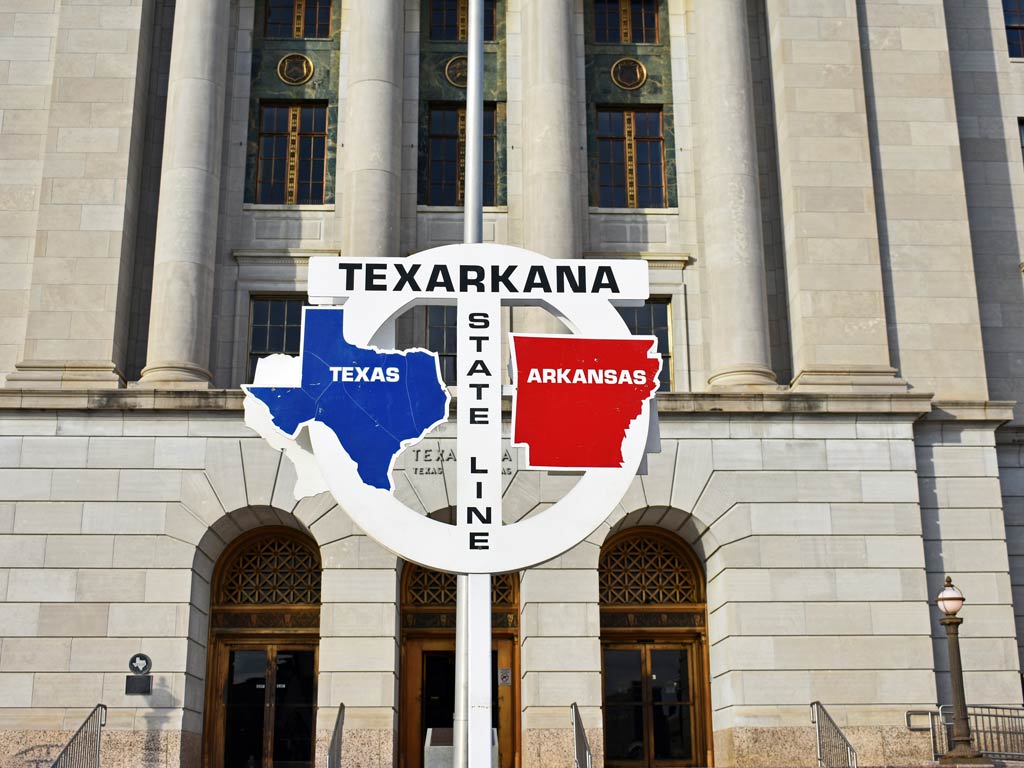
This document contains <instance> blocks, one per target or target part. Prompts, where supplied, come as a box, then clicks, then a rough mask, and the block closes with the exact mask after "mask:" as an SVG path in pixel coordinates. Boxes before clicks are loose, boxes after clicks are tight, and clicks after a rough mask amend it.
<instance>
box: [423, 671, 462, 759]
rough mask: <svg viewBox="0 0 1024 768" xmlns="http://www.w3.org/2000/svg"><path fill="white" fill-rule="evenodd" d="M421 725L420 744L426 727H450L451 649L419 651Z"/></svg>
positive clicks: (452, 699)
mask: <svg viewBox="0 0 1024 768" xmlns="http://www.w3.org/2000/svg"><path fill="white" fill-rule="evenodd" d="M422 696H423V718H422V722H423V726H422V733H420V744H423V740H424V739H425V738H426V737H427V728H451V727H452V720H453V718H454V715H455V653H454V651H424V652H423V692H422Z"/></svg>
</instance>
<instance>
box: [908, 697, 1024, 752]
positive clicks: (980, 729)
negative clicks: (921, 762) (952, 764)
mask: <svg viewBox="0 0 1024 768" xmlns="http://www.w3.org/2000/svg"><path fill="white" fill-rule="evenodd" d="M915 717H927V718H928V725H927V726H923V725H914V723H913V718H915ZM967 720H968V722H969V723H970V726H971V744H972V745H974V748H975V749H977V750H978V751H979V752H981V754H983V755H984V756H985V757H993V758H997V759H1001V760H1024V707H1004V706H995V705H991V704H970V705H968V706H967ZM906 722H907V728H909V729H910V730H912V731H925V730H927V731H929V732H930V733H931V738H932V759H934V760H938V759H939V758H940V757H942V756H943V755H944V754H946V753H947V752H948V751H949V749H950V744H951V743H952V741H953V707H952V706H951V705H949V704H946V705H943V706H941V707H939V708H938V709H937V710H934V709H912V710H910V711H909V712H907V714H906Z"/></svg>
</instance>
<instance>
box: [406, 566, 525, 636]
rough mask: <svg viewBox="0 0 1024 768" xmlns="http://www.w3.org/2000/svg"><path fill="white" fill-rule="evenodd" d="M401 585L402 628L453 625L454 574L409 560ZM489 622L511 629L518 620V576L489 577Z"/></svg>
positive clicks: (501, 627) (447, 627) (497, 626)
mask: <svg viewBox="0 0 1024 768" xmlns="http://www.w3.org/2000/svg"><path fill="white" fill-rule="evenodd" d="M405 569H406V571H405V575H404V579H403V589H402V626H403V627H405V628H406V629H454V628H455V596H456V591H457V590H456V577H455V575H454V574H451V573H441V572H440V571H433V570H431V569H429V568H422V567H420V566H418V565H414V564H412V563H409V564H407V565H406V566H405ZM491 624H492V626H493V627H494V628H495V629H514V628H515V627H517V626H518V624H519V577H518V576H517V575H516V574H514V573H502V574H499V575H497V576H494V577H492V578H491Z"/></svg>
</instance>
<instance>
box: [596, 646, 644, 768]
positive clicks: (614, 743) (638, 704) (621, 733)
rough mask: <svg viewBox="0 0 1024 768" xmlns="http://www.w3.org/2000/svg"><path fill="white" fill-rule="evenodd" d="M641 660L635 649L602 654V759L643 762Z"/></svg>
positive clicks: (640, 654) (609, 651)
mask: <svg viewBox="0 0 1024 768" xmlns="http://www.w3.org/2000/svg"><path fill="white" fill-rule="evenodd" d="M642 663H643V656H642V653H641V651H640V649H639V648H637V649H626V650H615V649H605V651H604V740H605V747H604V749H605V759H607V760H643V759H644V757H645V751H644V718H643V697H644V693H643V669H642V666H641V665H642Z"/></svg>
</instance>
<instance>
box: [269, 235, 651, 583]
mask: <svg viewBox="0 0 1024 768" xmlns="http://www.w3.org/2000/svg"><path fill="white" fill-rule="evenodd" d="M395 261H397V262H401V263H402V264H404V265H405V266H404V267H403V269H408V268H409V265H410V264H420V265H422V267H421V268H420V270H421V271H420V273H419V277H418V278H417V279H418V282H419V284H418V285H414V286H413V287H410V286H409V285H408V282H409V281H408V280H407V281H406V284H405V285H403V288H405V289H407V290H387V289H385V288H383V287H382V288H380V289H377V288H374V289H373V290H371V291H366V290H363V289H364V288H365V287H366V285H374V286H376V285H380V286H384V285H385V283H386V282H387V281H386V279H385V278H384V277H381V275H382V274H383V272H380V273H376V272H374V273H373V274H372V279H373V280H374V281H375V282H373V283H369V282H367V283H366V284H364V285H362V286H360V284H359V280H358V279H356V280H353V279H352V272H351V271H349V272H347V273H345V272H344V270H345V269H346V268H347V266H348V265H350V264H351V263H352V262H351V260H345V259H340V260H339V259H337V258H318V259H315V260H314V262H312V263H311V268H310V296H311V298H312V299H313V300H314V301H316V300H320V301H324V302H336V301H338V300H339V299H343V300H344V303H343V310H344V329H345V339H346V341H347V342H348V343H350V344H353V345H358V346H360V347H371V346H372V343H373V341H374V340H375V337H377V335H378V332H379V331H380V330H381V329H382V328H385V327H387V325H388V323H389V322H390V321H392V320H394V319H395V318H396V317H397V316H398V315H399V314H401V313H402V312H404V311H405V310H406V309H408V308H409V307H410V306H412V305H414V304H427V303H430V304H438V303H449V304H452V303H454V304H459V303H460V302H462V301H471V302H475V304H474V306H480V302H481V301H488V300H491V301H493V306H494V307H497V308H500V306H501V305H502V304H506V305H507V304H520V305H527V304H529V305H537V304H541V305H543V306H545V307H546V308H547V309H548V310H549V311H552V312H553V313H554V314H556V315H557V316H558V317H559V318H560V319H561V320H562V322H563V323H565V324H566V325H567V326H568V327H569V328H570V330H571V331H572V332H573V334H575V335H578V336H582V337H587V338H594V339H602V340H604V339H628V338H635V337H632V336H631V334H630V333H629V330H628V328H627V327H626V325H625V323H624V322H623V320H622V318H621V317H620V315H619V314H618V312H617V311H616V310H615V307H614V306H613V304H612V303H611V301H612V300H613V299H618V300H619V301H620V302H621V303H627V302H630V301H631V302H639V301H642V300H643V299H645V298H646V297H647V290H648V288H647V274H646V270H647V265H646V264H645V263H643V262H640V261H639V260H616V261H595V260H589V259H587V260H572V261H570V260H555V259H549V258H547V257H544V256H541V255H539V254H536V253H532V252H530V251H526V250H523V249H520V248H514V247H511V246H502V245H458V246H445V247H441V248H436V249H432V250H429V251H425V252H423V253H420V254H416V255H414V256H411V257H409V258H408V259H401V260H395ZM432 265H445V267H446V269H447V270H448V271H449V272H450V273H452V274H458V270H459V269H461V268H462V267H464V266H469V267H470V268H471V269H472V270H473V272H472V273H471V274H472V275H478V274H481V273H483V274H486V275H488V276H489V275H492V274H495V273H494V272H493V270H494V269H499V270H500V269H502V268H505V267H507V265H515V266H516V269H517V270H518V273H516V272H513V273H511V274H513V277H512V278H508V274H509V273H508V272H505V273H501V274H505V275H506V278H507V279H506V280H504V281H500V280H499V281H498V284H497V287H498V288H499V289H500V290H499V291H498V292H497V293H495V292H494V291H493V290H491V291H488V290H487V289H488V288H490V289H493V288H494V287H495V286H494V285H488V284H486V283H484V284H478V283H477V282H475V281H473V282H472V283H471V284H470V285H469V286H468V287H469V290H461V289H462V288H466V287H467V286H466V285H461V284H460V283H459V282H458V281H457V280H455V281H454V284H452V285H451V288H452V290H451V291H446V290H441V291H433V292H425V291H424V290H423V285H422V283H423V280H424V279H425V278H426V276H427V274H428V273H429V271H430V268H431V266H432ZM555 265H558V266H559V268H565V267H566V266H567V265H573V268H574V269H576V268H577V266H575V265H579V268H585V270H584V271H580V272H574V273H572V274H571V275H570V277H573V276H575V278H579V280H576V282H575V283H573V285H574V287H575V288H576V290H574V291H572V292H556V291H555V289H556V288H557V286H554V285H552V286H550V287H551V288H552V290H551V291H547V292H543V294H542V295H540V294H538V293H537V292H530V291H527V290H524V288H523V283H522V282H521V281H520V282H518V283H517V282H516V280H515V278H514V275H515V274H519V275H520V276H521V274H522V271H523V270H526V269H529V268H531V267H537V268H538V269H547V270H553V269H555ZM600 265H608V268H609V269H614V270H616V273H615V274H616V275H617V277H618V280H617V281H616V288H617V292H616V294H615V296H610V295H609V291H608V290H605V289H603V288H599V287H595V286H596V284H595V283H594V282H593V277H594V274H595V270H596V269H597V267H598V266H600ZM371 266H372V265H371ZM339 267H340V269H339ZM586 270H589V271H586ZM369 271H370V269H369V268H368V269H367V272H369ZM342 273H344V274H342ZM551 274H554V273H553V272H552V273H551ZM606 276H607V273H606ZM341 277H344V278H345V279H346V280H347V281H348V282H339V281H340V280H341ZM357 277H358V276H357ZM366 279H367V281H369V280H370V279H371V276H367V278H366ZM417 279H414V280H413V281H412V282H413V283H414V284H415V283H416V282H417ZM488 279H489V278H488ZM580 285H582V288H580ZM481 286H482V287H483V289H484V290H478V288H479V287H481ZM392 287H393V285H392ZM509 287H511V288H512V289H513V290H512V291H509V290H508V288H509ZM414 288H419V289H420V290H418V291H417V290H414ZM346 293H347V294H348V295H347V296H344V295H343V294H346ZM460 322H462V320H461V315H460ZM644 338H646V337H644ZM382 346H386V345H382ZM460 354H461V352H460ZM655 354H656V352H655ZM652 358H653V355H652ZM658 364H659V366H660V358H659V363H658ZM460 365H461V363H460ZM498 373H499V372H498V371H493V372H492V374H493V375H494V376H495V378H496V379H497V381H498V382H499V385H500V376H499V375H498ZM460 376H461V373H460ZM461 380H462V379H460V381H461ZM257 385H259V376H257ZM652 397H653V395H652V396H651V397H648V398H646V399H644V400H643V402H642V405H641V407H640V412H639V415H638V416H637V417H636V418H634V419H632V421H631V422H630V423H629V425H628V427H626V429H625V435H624V437H623V441H622V445H621V451H622V462H621V466H618V467H602V468H591V469H585V470H583V471H582V474H581V476H580V478H579V481H578V482H577V483H576V485H575V486H574V487H573V488H572V489H571V490H570V491H569V492H568V493H567V494H566V495H565V496H564V497H563V498H562V499H561V500H559V501H558V502H556V503H555V504H554V505H553V506H551V507H549V508H548V509H545V510H543V511H541V512H539V513H537V514H535V515H533V516H531V517H529V518H528V519H525V520H522V521H520V522H516V523H509V524H504V525H503V524H501V523H500V495H501V488H500V478H499V483H498V486H497V498H496V499H495V502H496V506H497V507H498V508H499V512H498V521H496V524H492V525H489V526H488V527H487V535H488V540H487V547H486V548H470V547H467V545H466V536H467V533H466V527H465V526H462V525H458V524H456V525H451V524H448V523H444V522H441V521H438V520H434V519H431V518H429V517H426V516H424V515H423V514H422V513H421V512H419V511H417V510H414V509H412V508H410V507H408V506H406V505H405V504H404V503H403V502H401V501H400V500H399V499H397V498H396V497H395V496H394V495H393V492H392V491H388V490H384V489H381V488H378V487H372V486H371V485H368V484H367V483H365V482H363V480H362V479H361V478H360V475H359V472H358V467H357V465H356V462H355V461H353V459H352V458H350V457H349V455H348V453H346V451H345V449H344V448H343V447H342V444H341V441H340V440H339V438H338V435H337V434H336V433H335V431H334V430H333V429H331V428H330V427H329V426H327V425H326V424H324V423H323V422H321V421H316V420H314V421H310V422H308V423H307V427H308V429H309V435H310V438H311V443H312V448H313V454H314V455H315V457H316V461H317V463H318V465H319V468H320V472H321V474H322V476H323V478H324V480H325V482H326V484H327V486H328V487H329V489H330V491H331V493H332V494H333V496H334V498H335V499H336V500H337V502H338V504H339V505H340V506H341V507H342V508H343V509H344V510H345V511H346V512H347V513H348V514H349V516H350V517H351V518H352V520H353V521H354V522H355V523H356V525H358V526H359V527H360V528H361V529H362V530H363V531H364V532H365V533H366V534H367V535H369V536H370V537H372V538H373V539H375V540H376V541H378V542H379V543H380V544H382V545H383V546H384V547H386V548H387V549H389V550H391V551H392V552H394V553H395V554H397V555H398V556H400V557H402V558H404V559H406V560H410V561H412V562H415V563H419V564H420V565H424V566H427V567H429V568H434V569H437V570H441V571H448V572H453V573H502V572H508V571H515V570H521V569H523V568H527V567H529V566H532V565H536V564H538V563H542V562H545V561H547V560H551V559H552V558H555V557H557V556H559V555H561V554H562V553H564V552H566V551H568V550H569V549H571V548H572V547H574V546H576V545H577V544H578V543H580V542H581V541H583V540H584V539H586V538H587V536H589V535H590V534H591V533H592V532H593V531H594V530H595V529H597V527H598V526H600V525H601V523H602V522H604V520H605V519H606V518H607V517H608V516H609V514H610V513H611V512H612V511H613V510H614V509H615V507H616V505H618V503H619V501H620V500H621V499H622V497H623V496H624V495H625V494H626V492H627V490H628V489H629V486H630V484H631V483H632V482H633V479H634V478H635V477H636V473H637V469H638V468H639V466H640V463H641V461H642V460H643V457H644V451H645V447H646V442H647V431H648V425H649V419H650V408H651V402H652ZM469 400H470V397H469V394H468V389H466V390H461V389H460V401H465V402H458V403H457V407H458V408H459V410H460V414H461V412H462V409H464V408H466V407H467V406H468V405H469ZM499 408H500V400H499ZM599 417H600V414H595V418H599ZM498 422H499V425H498V426H499V432H498V434H499V443H498V444H496V445H493V446H492V447H489V450H490V451H492V452H493V454H494V455H495V456H497V457H500V453H501V445H500V410H499V419H498ZM462 423H463V422H462V421H461V419H460V425H461V424H462ZM491 434H492V435H493V434H494V433H493V432H492V433H491ZM406 447H408V446H406ZM465 458H466V457H465V456H464V455H463V453H462V452H461V448H460V449H459V460H460V462H461V461H465ZM499 465H500V458H499ZM499 475H500V466H499ZM467 485H469V483H467ZM461 492H462V488H461V486H460V493H461ZM461 507H462V505H461V504H460V507H459V508H460V509H461Z"/></svg>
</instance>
